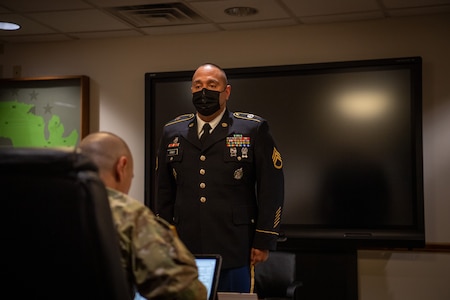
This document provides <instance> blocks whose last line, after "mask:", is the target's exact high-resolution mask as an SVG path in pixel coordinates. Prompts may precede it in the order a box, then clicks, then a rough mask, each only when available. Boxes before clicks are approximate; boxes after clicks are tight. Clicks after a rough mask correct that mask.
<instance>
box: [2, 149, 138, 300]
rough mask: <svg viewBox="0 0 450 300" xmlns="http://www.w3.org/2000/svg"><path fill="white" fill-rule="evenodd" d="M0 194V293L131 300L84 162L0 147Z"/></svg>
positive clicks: (71, 155) (106, 214)
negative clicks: (0, 212) (0, 215)
mask: <svg viewBox="0 0 450 300" xmlns="http://www.w3.org/2000/svg"><path fill="white" fill-rule="evenodd" d="M0 191H1V201H0V205H1V210H2V211H3V216H2V217H1V218H0V220H1V221H0V224H1V227H0V228H1V230H2V234H1V243H2V246H1V247H0V249H1V250H0V253H1V254H0V255H1V257H2V259H1V260H2V262H1V263H0V274H1V275H2V276H1V278H2V279H1V283H2V292H0V294H1V293H5V294H6V293H8V294H10V295H11V294H12V295H14V294H15V297H14V298H23V299H26V298H33V299H59V300H72V299H74V300H75V299H78V300H80V299H89V300H90V299H93V300H101V299H105V300H106V299H108V300H112V299H117V300H125V299H131V295H129V294H130V293H129V289H128V286H127V281H126V276H125V272H124V270H123V268H122V266H121V261H120V250H119V244H118V243H119V242H118V236H117V233H116V231H115V229H114V225H113V221H112V214H111V210H110V207H109V202H108V198H107V193H106V189H105V186H104V185H103V183H102V182H101V180H100V178H99V177H98V173H97V168H96V166H95V165H94V164H93V163H92V162H91V161H89V160H88V159H87V158H86V157H85V156H83V155H82V154H80V153H78V152H76V151H74V150H70V151H63V150H60V149H50V148H40V149H34V148H23V149H17V148H2V149H0Z"/></svg>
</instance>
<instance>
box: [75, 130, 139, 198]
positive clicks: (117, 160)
mask: <svg viewBox="0 0 450 300" xmlns="http://www.w3.org/2000/svg"><path fill="white" fill-rule="evenodd" d="M79 148H80V149H81V151H82V153H84V154H85V155H86V156H88V157H89V158H90V159H91V160H92V161H93V162H94V163H95V164H96V165H97V167H98V169H99V175H100V178H101V179H102V181H103V183H104V184H105V185H106V186H107V187H110V188H113V189H115V190H118V191H120V192H122V193H125V194H127V193H128V192H129V190H130V187H131V181H132V179H133V177H134V173H133V157H132V155H131V151H130V148H129V147H128V145H127V144H126V142H125V141H124V140H123V139H122V138H120V137H119V136H117V135H115V134H113V133H111V132H105V131H100V132H95V133H91V134H89V135H88V136H86V137H85V138H84V139H83V140H82V141H81V142H80V144H79Z"/></svg>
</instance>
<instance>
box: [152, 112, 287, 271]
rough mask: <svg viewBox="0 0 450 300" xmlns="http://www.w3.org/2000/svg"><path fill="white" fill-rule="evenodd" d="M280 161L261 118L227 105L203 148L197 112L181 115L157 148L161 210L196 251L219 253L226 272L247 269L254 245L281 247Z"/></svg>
mask: <svg viewBox="0 0 450 300" xmlns="http://www.w3.org/2000/svg"><path fill="white" fill-rule="evenodd" d="M282 164H283V162H282V159H281V155H280V153H279V152H278V149H277V148H276V145H275V142H274V140H273V138H272V136H271V135H270V132H269V126H268V124H267V122H266V120H264V119H262V118H261V117H258V116H255V115H253V114H250V113H237V112H236V113H232V112H229V111H228V110H227V111H226V112H225V114H224V116H223V117H222V119H221V121H220V122H219V124H218V125H217V127H216V128H215V129H214V130H213V132H212V133H211V136H210V138H209V140H208V142H207V143H206V144H205V145H204V146H202V145H201V143H200V141H199V138H198V135H197V124H196V118H195V115H194V114H186V115H182V116H179V117H177V118H175V119H174V120H172V121H170V122H168V123H167V124H166V125H165V126H164V129H163V134H162V138H161V142H160V146H159V149H158V155H157V168H156V189H157V193H156V203H157V204H156V213H157V214H158V215H159V216H161V217H163V218H164V219H166V220H167V221H169V222H170V223H172V224H174V225H175V226H176V229H177V232H178V234H179V236H180V238H181V240H182V241H183V242H184V243H185V244H186V245H187V247H188V248H189V250H190V251H191V252H193V253H218V254H221V255H222V257H223V264H222V267H223V268H225V269H226V268H236V267H242V266H246V265H248V264H249V257H250V248H251V247H254V248H258V249H268V250H275V249H276V241H277V237H278V234H279V229H280V220H281V213H282V207H283V201H284V176H283V168H282Z"/></svg>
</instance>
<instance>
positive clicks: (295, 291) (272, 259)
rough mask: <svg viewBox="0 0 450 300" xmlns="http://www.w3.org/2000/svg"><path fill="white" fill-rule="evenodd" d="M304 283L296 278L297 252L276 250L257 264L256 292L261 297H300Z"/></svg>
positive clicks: (275, 299) (279, 299)
mask: <svg viewBox="0 0 450 300" xmlns="http://www.w3.org/2000/svg"><path fill="white" fill-rule="evenodd" d="M301 287H302V283H301V282H300V281H297V280H296V256H295V253H290V252H283V251H274V252H270V254H269V258H268V259H267V260H266V261H265V262H262V263H259V264H257V265H256V266H255V292H256V293H257V294H258V298H259V299H266V300H286V299H300V289H301Z"/></svg>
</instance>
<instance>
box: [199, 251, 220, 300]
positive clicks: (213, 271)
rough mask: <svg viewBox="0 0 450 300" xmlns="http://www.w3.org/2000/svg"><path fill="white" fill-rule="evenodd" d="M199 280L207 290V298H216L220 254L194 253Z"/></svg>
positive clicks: (214, 299)
mask: <svg viewBox="0 0 450 300" xmlns="http://www.w3.org/2000/svg"><path fill="white" fill-rule="evenodd" d="M194 256H195V262H196V264H197V268H198V277H199V280H200V281H201V282H202V283H203V284H204V286H205V287H206V291H207V297H206V299H207V300H216V295H217V285H218V283H219V275H220V268H221V267H222V256H220V255H219V254H195V255H194Z"/></svg>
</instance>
